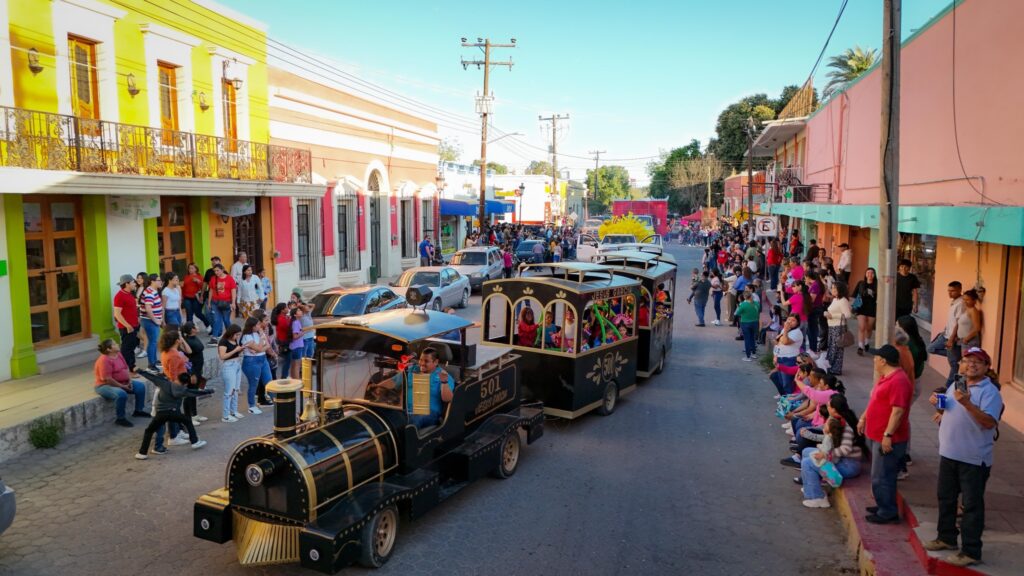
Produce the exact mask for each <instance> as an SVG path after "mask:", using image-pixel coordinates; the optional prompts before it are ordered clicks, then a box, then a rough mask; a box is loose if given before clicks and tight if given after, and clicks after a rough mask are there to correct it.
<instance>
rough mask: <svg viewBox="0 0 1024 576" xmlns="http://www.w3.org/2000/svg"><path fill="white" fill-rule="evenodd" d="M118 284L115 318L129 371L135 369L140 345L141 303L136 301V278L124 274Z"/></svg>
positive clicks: (122, 352) (115, 297)
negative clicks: (136, 351) (136, 354)
mask: <svg viewBox="0 0 1024 576" xmlns="http://www.w3.org/2000/svg"><path fill="white" fill-rule="evenodd" d="M117 285H118V286H120V287H121V289H120V290H118V291H117V294H115V295H114V320H115V321H116V322H117V331H118V333H119V334H120V335H121V356H124V361H125V364H126V365H127V366H128V371H129V372H131V373H132V374H135V373H136V370H135V348H136V347H137V346H138V345H139V305H138V304H137V303H136V301H135V288H136V286H135V278H134V277H132V275H131V274H122V275H121V278H119V279H118V281H117Z"/></svg>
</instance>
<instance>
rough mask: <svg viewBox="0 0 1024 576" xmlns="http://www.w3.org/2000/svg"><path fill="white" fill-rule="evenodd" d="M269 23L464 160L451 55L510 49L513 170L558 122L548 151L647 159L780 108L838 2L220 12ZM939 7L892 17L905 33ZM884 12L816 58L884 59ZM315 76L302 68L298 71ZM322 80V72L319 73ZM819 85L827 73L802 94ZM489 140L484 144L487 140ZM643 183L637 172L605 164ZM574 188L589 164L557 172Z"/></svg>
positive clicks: (362, 4) (467, 144)
mask: <svg viewBox="0 0 1024 576" xmlns="http://www.w3.org/2000/svg"><path fill="white" fill-rule="evenodd" d="M220 1H221V3H223V4H225V5H227V6H229V7H231V8H234V9H236V10H239V11H241V12H244V13H245V14H247V15H249V16H252V17H254V18H256V19H258V20H261V21H263V22H266V23H268V24H269V25H270V30H269V35H270V37H271V38H273V39H275V40H278V41H281V42H284V43H286V44H288V45H291V46H294V47H297V48H299V49H300V50H303V51H308V52H309V53H311V54H317V55H325V56H329V57H330V58H332V59H333V60H334V61H336V62H338V63H340V64H341V65H342V68H343V69H345V70H347V71H350V72H351V73H353V74H356V75H358V76H359V77H360V78H363V79H366V80H368V81H370V82H372V83H374V84H377V85H380V86H382V87H384V88H386V89H388V90H392V91H394V92H398V93H400V94H402V95H404V96H407V97H410V98H413V99H415V100H417V101H420V102H423V103H425V104H427V105H429V106H432V107H436V108H438V109H442V110H444V111H446V112H447V113H446V114H440V113H437V114H438V115H437V117H435V118H433V119H435V120H437V121H438V122H439V124H440V131H441V133H442V135H444V136H448V137H452V138H455V139H457V140H459V141H460V142H461V144H462V149H463V156H462V160H463V161H466V162H470V161H472V160H473V159H474V158H476V157H477V156H478V154H479V139H480V137H479V120H478V117H477V116H476V115H475V113H474V106H473V98H474V96H475V94H476V92H477V91H479V90H480V89H481V87H482V82H483V77H482V76H483V73H482V72H480V71H477V70H476V68H473V67H471V68H470V69H469V70H465V71H464V70H463V69H462V66H461V65H460V64H459V59H460V57H465V58H466V59H475V58H477V57H481V58H482V54H480V52H479V51H475V50H474V49H470V48H462V47H461V46H460V38H461V37H463V36H465V37H467V38H469V39H470V40H471V41H472V40H475V39H476V38H477V37H489V38H491V40H492V42H507V41H508V39H509V38H516V40H517V47H516V48H515V49H502V50H495V51H493V52H492V54H493V57H494V58H496V59H501V60H505V59H507V58H509V57H511V58H512V60H513V61H514V62H515V65H514V67H513V68H512V70H511V71H509V70H507V69H505V68H495V69H494V70H493V71H492V74H491V90H492V91H493V92H494V94H495V98H496V104H495V114H494V115H493V116H492V123H493V124H494V125H495V126H497V127H498V128H499V129H501V130H504V131H506V132H520V133H522V134H523V135H522V136H517V137H514V138H506V139H504V140H501V141H499V142H495V143H494V144H492V145H491V146H490V147H489V149H488V150H489V151H488V157H489V158H488V159H489V160H496V161H499V162H503V163H505V164H508V165H509V166H511V167H515V168H522V167H524V166H525V165H526V164H527V163H528V162H529V161H530V160H531V159H543V158H545V157H546V156H547V154H546V152H545V151H544V150H546V146H547V145H548V144H549V143H550V136H549V135H548V134H549V133H547V132H545V131H544V130H542V128H541V126H540V123H539V122H538V121H537V116H538V115H540V114H543V115H545V116H547V115H549V114H550V113H552V112H557V113H561V114H569V115H570V121H569V123H568V124H569V125H568V129H567V131H566V132H564V133H563V134H561V137H560V139H559V144H558V146H559V152H566V153H569V154H576V155H582V156H588V154H587V151H589V150H594V149H600V150H606V151H607V154H606V155H605V157H606V158H609V159H627V158H628V159H632V158H637V157H645V156H652V155H656V154H658V153H659V151H660V150H667V149H670V148H673V147H676V146H681V145H684V144H686V143H687V142H689V141H690V139H691V138H697V139H699V140H701V141H702V142H705V143H706V142H707V139H708V138H709V137H711V136H713V135H714V128H715V120H716V118H717V116H718V114H719V112H720V111H721V110H722V109H723V108H724V107H725V106H726V105H727V104H729V103H730V102H733V101H735V100H736V99H738V98H740V97H742V96H745V95H748V94H753V93H758V92H766V93H768V95H769V96H772V97H774V96H777V95H778V93H779V91H780V90H781V89H782V87H783V86H784V85H786V84H801V83H802V82H803V80H804V79H805V78H806V77H807V74H808V73H809V72H810V69H811V66H812V65H813V64H814V60H815V58H816V57H817V55H818V52H819V51H820V50H821V47H822V45H823V44H824V42H825V38H826V37H827V36H828V32H829V30H830V28H831V27H832V23H833V22H834V20H835V17H836V14H837V13H838V10H839V6H840V4H841V0H760V1H753V0H675V1H669V0H662V1H652V0H633V1H632V2H611V1H608V0H590V1H588V2H564V1H563V2H553V1H551V0H548V1H540V0H519V1H517V2H480V3H470V2H437V1H434V2H430V1H422V0H420V1H413V0H398V1H388V2H367V1H365V0H363V1H359V2H355V1H351V0H333V1H332V0H299V1H292V2H281V1H280V0H220ZM948 3H949V0H907V1H905V2H904V3H903V35H904V37H906V36H908V35H909V34H911V33H912V32H913V31H914V30H915V29H917V28H919V27H921V26H922V25H924V24H925V23H926V22H927V21H928V20H929V19H930V18H931V17H932V16H933V15H935V14H936V13H938V12H939V11H941V10H942V9H943V8H944V7H945V6H946V5H948ZM881 20H882V0H850V2H849V4H848V5H847V7H846V11H845V13H844V15H843V19H842V21H841V22H840V23H839V27H838V28H837V29H836V32H835V35H834V36H833V38H832V41H831V43H830V44H829V48H828V50H827V51H826V55H825V57H826V58H828V56H830V55H833V54H835V53H837V52H839V51H841V50H843V49H844V48H847V47H850V46H853V45H855V44H859V45H861V46H865V47H871V48H880V46H881V40H880V39H881ZM309 67H311V68H313V66H309ZM317 71H318V72H324V70H322V69H320V70H317ZM824 84H825V80H824V64H823V65H822V66H821V67H820V69H819V72H818V74H816V78H815V86H817V87H821V86H823V85H824ZM493 137H494V136H493V135H492V138H493ZM615 163H617V164H621V165H623V166H626V167H627V169H629V171H630V174H631V176H633V177H635V178H637V180H638V181H639V182H640V183H643V182H644V181H645V180H646V178H645V176H646V174H644V166H645V164H646V160H624V161H620V162H615ZM559 164H560V165H562V166H565V167H567V168H569V169H570V170H572V172H573V177H577V176H582V170H584V169H585V168H587V167H592V165H593V163H592V161H589V160H583V159H574V158H560V159H559Z"/></svg>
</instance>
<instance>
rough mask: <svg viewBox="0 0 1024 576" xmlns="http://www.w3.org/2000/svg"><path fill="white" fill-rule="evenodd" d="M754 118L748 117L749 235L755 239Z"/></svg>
mask: <svg viewBox="0 0 1024 576" xmlns="http://www.w3.org/2000/svg"><path fill="white" fill-rule="evenodd" d="M756 129H757V128H756V127H755V125H754V118H753V117H752V116H747V235H748V236H749V237H750V238H753V237H754V131H755V130H756Z"/></svg>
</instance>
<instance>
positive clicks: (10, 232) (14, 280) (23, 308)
mask: <svg viewBox="0 0 1024 576" xmlns="http://www.w3.org/2000/svg"><path fill="white" fill-rule="evenodd" d="M3 202H4V219H5V225H6V228H7V255H8V259H9V261H8V269H9V271H10V278H11V326H12V330H13V336H14V346H13V349H12V350H11V377H12V378H25V377H26V376H32V375H33V374H36V373H38V372H39V366H38V365H37V364H36V350H35V347H34V346H33V345H32V315H31V313H29V300H28V249H27V248H26V246H25V212H24V207H23V204H22V199H21V196H20V195H19V194H4V195H3Z"/></svg>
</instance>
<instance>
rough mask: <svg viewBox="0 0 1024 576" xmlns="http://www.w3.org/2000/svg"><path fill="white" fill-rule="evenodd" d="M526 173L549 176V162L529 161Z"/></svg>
mask: <svg viewBox="0 0 1024 576" xmlns="http://www.w3.org/2000/svg"><path fill="white" fill-rule="evenodd" d="M526 173H527V174H538V175H541V176H551V162H548V161H547V160H531V161H530V165H529V166H527V167H526Z"/></svg>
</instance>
